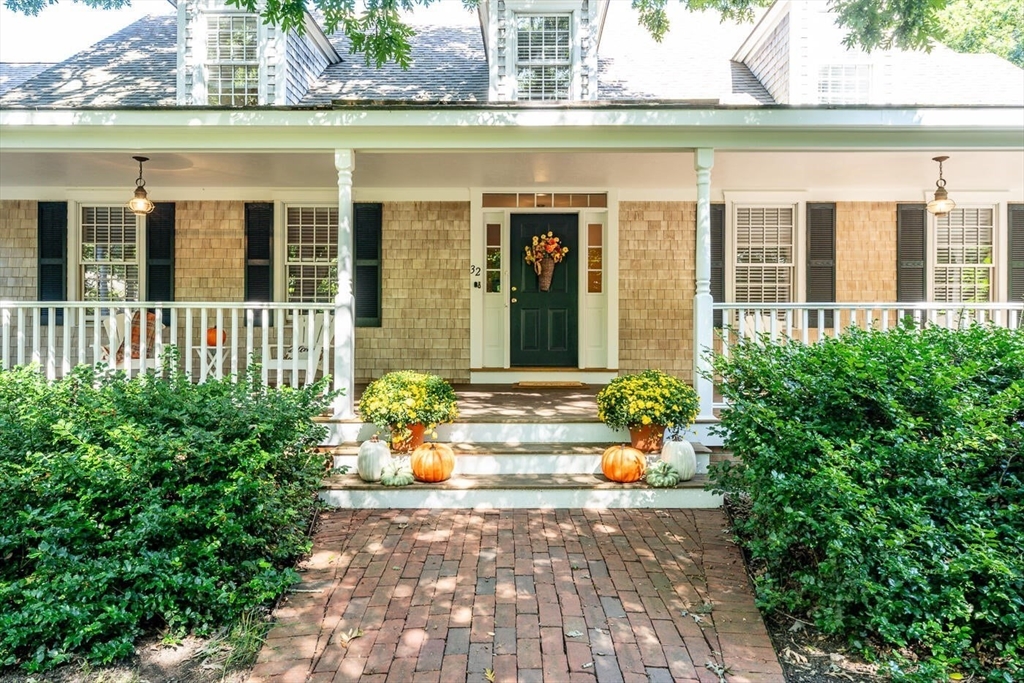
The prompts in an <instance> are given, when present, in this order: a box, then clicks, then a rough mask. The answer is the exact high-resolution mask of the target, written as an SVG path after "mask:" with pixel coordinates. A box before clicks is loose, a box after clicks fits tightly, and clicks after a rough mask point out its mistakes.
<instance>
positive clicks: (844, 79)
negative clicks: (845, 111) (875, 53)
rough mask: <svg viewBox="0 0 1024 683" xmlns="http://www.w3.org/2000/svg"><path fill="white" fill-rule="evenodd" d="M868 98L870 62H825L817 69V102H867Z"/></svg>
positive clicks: (869, 92) (869, 94) (869, 90)
mask: <svg viewBox="0 0 1024 683" xmlns="http://www.w3.org/2000/svg"><path fill="white" fill-rule="evenodd" d="M870 100H871V65H870V64H825V65H823V66H821V67H820V68H819V69H818V102H819V103H821V104H867V103H868V102H870Z"/></svg>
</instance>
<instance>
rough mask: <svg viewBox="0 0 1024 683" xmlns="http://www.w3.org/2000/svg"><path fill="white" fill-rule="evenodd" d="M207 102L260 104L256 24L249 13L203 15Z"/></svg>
mask: <svg viewBox="0 0 1024 683" xmlns="http://www.w3.org/2000/svg"><path fill="white" fill-rule="evenodd" d="M206 92H207V104H210V105H213V106H222V107H247V106H254V105H257V104H259V94H260V61H259V24H258V22H257V18H256V16H255V15H252V14H214V15H210V16H208V17H207V18H206Z"/></svg>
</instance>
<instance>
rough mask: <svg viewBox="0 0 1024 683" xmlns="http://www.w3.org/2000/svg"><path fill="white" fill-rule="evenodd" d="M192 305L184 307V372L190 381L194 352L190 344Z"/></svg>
mask: <svg viewBox="0 0 1024 683" xmlns="http://www.w3.org/2000/svg"><path fill="white" fill-rule="evenodd" d="M192 316H193V313H192V307H191V306H189V307H188V308H186V309H185V339H184V342H185V374H186V375H187V376H188V381H190V382H191V381H192V354H193V353H194V351H193V349H194V348H195V347H194V346H192Z"/></svg>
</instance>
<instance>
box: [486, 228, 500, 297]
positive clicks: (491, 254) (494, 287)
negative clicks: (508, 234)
mask: <svg viewBox="0 0 1024 683" xmlns="http://www.w3.org/2000/svg"><path fill="white" fill-rule="evenodd" d="M486 249H487V262H486V263H487V267H486V268H485V269H484V282H486V283H487V284H486V287H485V288H484V291H485V292H487V293H488V294H491V293H495V292H500V291H501V223H488V224H487V244H486Z"/></svg>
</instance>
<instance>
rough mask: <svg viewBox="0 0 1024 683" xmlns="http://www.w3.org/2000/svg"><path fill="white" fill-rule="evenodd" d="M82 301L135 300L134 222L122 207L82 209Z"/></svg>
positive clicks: (136, 248)
mask: <svg viewBox="0 0 1024 683" xmlns="http://www.w3.org/2000/svg"><path fill="white" fill-rule="evenodd" d="M81 231H82V232H81V235H82V248H81V258H80V259H79V264H80V266H81V269H82V270H81V275H82V277H81V282H82V299H83V300H84V301H138V300H139V291H140V283H139V271H140V268H139V246H138V238H139V230H138V219H137V218H136V217H135V214H133V213H132V212H131V211H130V210H128V209H127V208H126V207H123V206H83V207H82V223H81Z"/></svg>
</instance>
